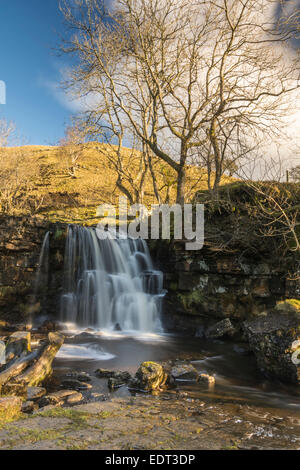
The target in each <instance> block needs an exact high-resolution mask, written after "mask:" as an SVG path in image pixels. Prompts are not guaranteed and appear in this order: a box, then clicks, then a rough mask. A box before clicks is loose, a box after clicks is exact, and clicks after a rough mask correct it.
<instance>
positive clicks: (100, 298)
mask: <svg viewBox="0 0 300 470" xmlns="http://www.w3.org/2000/svg"><path fill="white" fill-rule="evenodd" d="M163 295H164V291H163V274H162V272H160V271H156V270H154V268H153V264H152V260H151V257H150V254H149V251H148V247H147V244H146V243H145V241H144V240H141V239H137V240H133V239H130V238H127V239H123V238H122V239H120V238H117V239H115V238H113V237H110V238H108V239H106V240H100V239H99V238H98V237H97V234H96V230H95V229H93V228H85V227H79V226H69V229H68V235H67V240H66V248H65V266H64V293H63V295H62V298H61V320H62V321H64V322H70V323H75V324H76V325H78V326H82V327H83V326H85V327H87V326H91V327H96V328H100V329H113V328H116V327H117V328H119V327H120V328H121V329H122V330H123V331H132V330H135V331H140V332H154V331H158V330H159V329H160V311H161V304H162V297H163Z"/></svg>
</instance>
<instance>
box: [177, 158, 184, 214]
mask: <svg viewBox="0 0 300 470" xmlns="http://www.w3.org/2000/svg"><path fill="white" fill-rule="evenodd" d="M185 182H186V172H185V168H184V166H182V167H180V169H179V171H178V179H177V197H176V203H177V204H180V205H181V206H183V205H184V198H185Z"/></svg>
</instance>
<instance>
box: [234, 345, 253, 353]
mask: <svg viewBox="0 0 300 470" xmlns="http://www.w3.org/2000/svg"><path fill="white" fill-rule="evenodd" d="M233 350H234V351H235V352H236V353H237V354H240V355H241V356H249V355H250V354H251V349H250V348H249V346H247V345H246V344H245V345H243V346H239V345H238V344H235V345H234V346H233Z"/></svg>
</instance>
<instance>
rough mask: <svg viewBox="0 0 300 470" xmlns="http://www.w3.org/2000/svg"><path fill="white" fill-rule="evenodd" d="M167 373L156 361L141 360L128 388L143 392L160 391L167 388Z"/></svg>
mask: <svg viewBox="0 0 300 470" xmlns="http://www.w3.org/2000/svg"><path fill="white" fill-rule="evenodd" d="M168 380H169V375H168V373H167V372H166V371H165V370H164V368H163V366H162V365H161V364H158V363H157V362H150V361H149V362H143V363H142V364H141V365H140V367H139V369H138V370H137V372H136V374H135V377H134V379H133V380H132V381H131V382H130V384H129V386H130V388H133V389H137V390H142V391H144V392H153V391H162V390H164V389H165V388H167V382H168Z"/></svg>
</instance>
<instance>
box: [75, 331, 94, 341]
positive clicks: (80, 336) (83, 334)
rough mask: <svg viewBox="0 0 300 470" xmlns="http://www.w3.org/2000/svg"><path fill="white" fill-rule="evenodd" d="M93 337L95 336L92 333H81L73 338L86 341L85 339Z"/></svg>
mask: <svg viewBox="0 0 300 470" xmlns="http://www.w3.org/2000/svg"><path fill="white" fill-rule="evenodd" d="M94 337H95V335H94V334H93V333H89V332H88V331H83V332H82V333H79V334H78V335H75V338H76V339H79V340H86V339H91V338H94Z"/></svg>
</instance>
